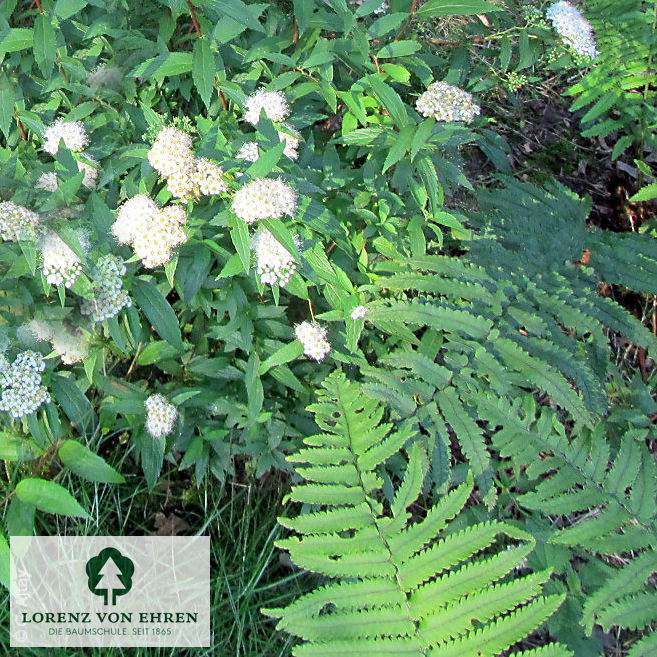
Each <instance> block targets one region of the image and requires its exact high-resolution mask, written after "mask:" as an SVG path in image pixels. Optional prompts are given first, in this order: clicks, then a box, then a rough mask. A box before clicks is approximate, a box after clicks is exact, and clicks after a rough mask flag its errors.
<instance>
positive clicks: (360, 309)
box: [350, 306, 370, 320]
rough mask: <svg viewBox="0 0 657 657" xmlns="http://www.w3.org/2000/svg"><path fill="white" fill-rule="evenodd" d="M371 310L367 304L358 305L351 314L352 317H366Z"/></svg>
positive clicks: (356, 318)
mask: <svg viewBox="0 0 657 657" xmlns="http://www.w3.org/2000/svg"><path fill="white" fill-rule="evenodd" d="M369 312H370V309H369V308H368V307H367V306H356V307H355V308H354V309H353V310H352V311H351V314H350V317H351V319H354V320H358V319H365V317H366V316H367V313H369Z"/></svg>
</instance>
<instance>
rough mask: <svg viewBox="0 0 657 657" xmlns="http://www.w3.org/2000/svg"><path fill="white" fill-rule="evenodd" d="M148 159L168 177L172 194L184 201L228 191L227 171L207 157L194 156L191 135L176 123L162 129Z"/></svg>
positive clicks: (161, 173) (149, 152)
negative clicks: (225, 173)
mask: <svg viewBox="0 0 657 657" xmlns="http://www.w3.org/2000/svg"><path fill="white" fill-rule="evenodd" d="M148 161H149V163H150V165H151V166H152V167H153V168H154V169H155V170H156V171H157V172H158V173H159V174H160V176H161V177H162V178H164V179H166V181H167V187H168V189H169V191H170V192H171V194H172V195H173V196H175V197H176V198H179V199H181V200H183V201H185V202H186V201H189V200H191V199H195V198H199V197H200V196H212V195H216V194H224V193H226V192H227V191H228V183H227V182H226V178H225V175H224V170H223V169H222V168H221V167H220V166H219V165H218V164H217V163H216V162H213V161H212V160H210V159H208V158H206V157H199V158H197V157H195V156H194V150H193V143H192V138H191V137H190V136H189V135H188V134H187V133H186V132H183V131H182V130H180V129H178V128H175V127H173V126H168V127H164V128H162V129H161V130H160V132H159V133H158V135H157V137H156V138H155V141H154V142H153V145H152V146H151V148H150V150H149V151H148Z"/></svg>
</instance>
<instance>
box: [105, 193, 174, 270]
mask: <svg viewBox="0 0 657 657" xmlns="http://www.w3.org/2000/svg"><path fill="white" fill-rule="evenodd" d="M186 222H187V212H186V210H185V209H184V208H183V207H182V206H180V205H168V206H166V207H164V208H158V206H157V204H156V203H155V201H153V200H152V199H151V198H149V197H148V196H146V195H145V194H138V195H137V196H133V197H132V198H131V199H128V200H127V201H126V202H125V203H123V205H122V206H121V207H120V208H119V212H118V214H117V217H116V221H115V222H114V224H113V225H112V233H113V234H114V236H115V237H116V239H117V241H118V242H119V244H131V245H132V248H133V250H134V252H135V255H137V257H139V258H140V259H141V261H142V262H143V264H144V267H148V268H149V269H152V268H153V267H157V266H159V265H163V264H164V263H165V262H169V260H171V255H172V251H173V249H175V248H176V247H178V246H180V245H181V244H183V243H184V242H186V241H187V234H186V233H185V230H184V226H185V224H186Z"/></svg>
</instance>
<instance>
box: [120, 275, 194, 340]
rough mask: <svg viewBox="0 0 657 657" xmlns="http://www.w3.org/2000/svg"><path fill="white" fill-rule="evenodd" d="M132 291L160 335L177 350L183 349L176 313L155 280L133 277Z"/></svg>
mask: <svg viewBox="0 0 657 657" xmlns="http://www.w3.org/2000/svg"><path fill="white" fill-rule="evenodd" d="M132 293H133V296H134V298H135V301H136V302H137V305H138V306H139V307H140V308H141V309H142V310H143V311H144V314H145V315H146V317H147V318H148V321H149V322H150V323H151V324H152V325H153V326H154V328H155V330H156V331H157V332H158V333H159V335H160V337H161V338H162V339H163V340H166V341H167V342H168V343H169V344H170V345H171V346H172V347H174V348H175V349H177V350H178V351H183V350H184V345H183V341H182V335H181V332H180V325H179V324H178V318H177V317H176V313H175V312H174V311H173V308H172V307H171V306H170V305H169V302H168V301H167V300H166V299H165V298H164V296H163V294H162V293H161V292H160V290H159V289H158V287H157V285H155V282H154V281H152V280H146V279H145V278H135V280H134V281H133V284H132Z"/></svg>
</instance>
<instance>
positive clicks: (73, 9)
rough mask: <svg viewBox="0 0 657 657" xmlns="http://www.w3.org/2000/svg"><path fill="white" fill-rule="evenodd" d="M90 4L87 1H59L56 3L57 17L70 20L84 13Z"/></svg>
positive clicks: (55, 11)
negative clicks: (79, 13) (81, 12)
mask: <svg viewBox="0 0 657 657" xmlns="http://www.w3.org/2000/svg"><path fill="white" fill-rule="evenodd" d="M88 4H89V3H88V2H87V0H57V2H56V3H55V10H54V13H55V16H59V17H60V18H62V19H66V18H70V17H71V16H74V15H75V14H77V13H78V12H80V11H82V10H83V9H84V8H85V7H86V6H87V5H88Z"/></svg>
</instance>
